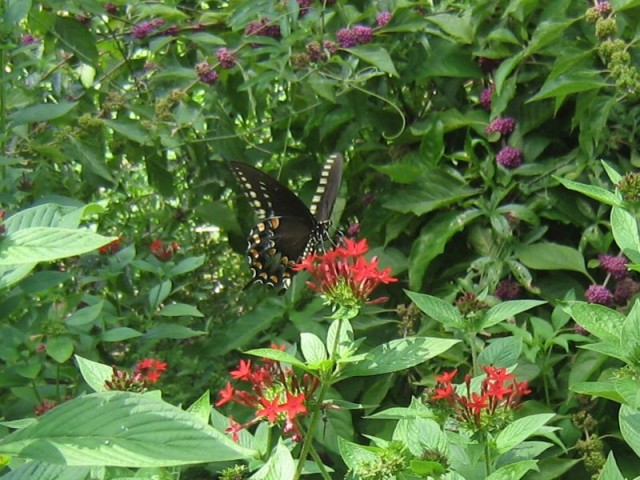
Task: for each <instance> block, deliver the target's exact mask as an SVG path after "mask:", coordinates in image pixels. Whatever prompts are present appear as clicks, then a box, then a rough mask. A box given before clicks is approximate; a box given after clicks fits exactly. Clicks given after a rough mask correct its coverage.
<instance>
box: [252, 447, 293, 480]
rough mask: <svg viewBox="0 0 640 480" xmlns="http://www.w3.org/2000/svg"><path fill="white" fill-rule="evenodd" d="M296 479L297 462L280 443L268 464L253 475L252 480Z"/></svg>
mask: <svg viewBox="0 0 640 480" xmlns="http://www.w3.org/2000/svg"><path fill="white" fill-rule="evenodd" d="M294 478H296V462H295V461H294V460H293V457H292V456H291V452H290V451H289V449H288V448H287V447H286V446H285V445H284V444H283V443H282V442H280V443H278V446H277V447H276V449H275V451H274V452H273V453H272V454H271V455H270V456H269V460H268V461H267V463H265V464H264V465H263V466H262V468H260V470H258V471H257V472H256V473H254V474H253V475H251V479H252V480H293V479H294Z"/></svg>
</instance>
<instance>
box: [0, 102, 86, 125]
mask: <svg viewBox="0 0 640 480" xmlns="http://www.w3.org/2000/svg"><path fill="white" fill-rule="evenodd" d="M77 104H78V102H62V103H41V104H39V105H31V106H29V107H25V108H22V109H20V110H16V111H15V112H13V113H12V114H11V115H9V120H10V121H11V124H12V126H14V127H15V126H18V125H23V124H25V123H33V122H47V121H49V120H53V119H54V118H59V117H62V116H64V115H66V114H67V113H69V112H70V111H71V110H72V109H73V108H75V106H76V105H77Z"/></svg>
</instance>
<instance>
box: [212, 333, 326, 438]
mask: <svg viewBox="0 0 640 480" xmlns="http://www.w3.org/2000/svg"><path fill="white" fill-rule="evenodd" d="M271 348H273V349H276V350H283V349H284V345H283V346H281V347H278V346H276V345H271ZM230 375H231V377H232V378H233V380H234V385H235V386H234V385H232V383H231V382H227V385H226V386H225V387H224V388H223V389H222V390H221V391H220V392H219V400H218V401H217V402H216V407H220V406H222V405H224V404H226V403H236V404H238V405H242V406H244V407H248V408H250V409H252V410H254V411H255V413H254V417H253V418H252V419H250V420H249V421H247V422H246V423H243V424H240V423H238V422H236V421H235V420H234V419H233V418H231V417H230V418H229V427H228V428H227V430H226V432H227V433H229V434H231V436H232V438H233V440H234V441H238V434H239V432H240V431H241V430H243V429H245V428H247V427H249V426H251V425H254V424H256V423H258V422H260V421H267V422H268V423H270V424H272V425H280V426H282V429H283V432H284V433H285V434H287V435H289V436H290V437H291V438H292V439H293V440H294V441H300V440H301V439H302V433H301V432H300V430H299V428H298V420H299V418H301V417H303V416H305V415H306V414H307V412H308V408H307V405H308V403H309V401H310V400H311V399H312V397H313V394H314V393H315V391H316V390H317V388H318V385H319V382H318V379H317V378H315V377H312V376H311V375H309V374H307V373H304V374H302V375H299V374H296V373H295V372H294V371H293V370H292V369H291V368H290V367H287V368H284V367H283V365H282V364H281V363H280V362H277V361H274V360H269V359H266V358H265V359H262V360H259V361H258V362H256V363H255V364H254V363H253V362H252V361H251V360H248V361H245V360H240V363H239V365H238V368H237V369H236V370H233V371H231V372H230ZM244 387H246V388H244Z"/></svg>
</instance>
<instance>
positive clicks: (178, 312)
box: [158, 303, 204, 317]
mask: <svg viewBox="0 0 640 480" xmlns="http://www.w3.org/2000/svg"><path fill="white" fill-rule="evenodd" d="M158 315H160V316H163V317H183V316H185V317H204V315H203V314H202V313H201V312H200V310H198V309H197V307H194V306H193V305H189V304H187V303H172V304H170V305H165V306H164V307H163V308H162V310H160V312H159V313H158Z"/></svg>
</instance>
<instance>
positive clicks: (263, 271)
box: [230, 154, 344, 290]
mask: <svg viewBox="0 0 640 480" xmlns="http://www.w3.org/2000/svg"><path fill="white" fill-rule="evenodd" d="M343 163H344V160H343V158H342V155H339V154H333V155H330V156H329V158H328V159H327V160H326V162H325V164H324V167H323V168H322V172H321V174H320V182H319V184H318V188H317V190H316V193H315V195H314V197H313V200H312V202H311V206H310V207H309V208H307V206H306V205H305V204H304V203H303V202H302V200H300V199H299V198H298V197H297V195H296V194H295V193H293V192H292V191H291V190H289V189H288V188H287V187H285V186H284V185H283V184H282V183H280V182H279V181H278V180H276V179H275V178H273V177H270V176H269V175H267V174H266V173H264V172H261V171H260V170H258V169H256V168H254V167H251V166H249V165H247V164H246V163H240V162H230V165H231V170H232V171H233V173H234V175H235V176H236V178H237V180H238V183H240V186H241V187H242V190H243V192H244V194H245V196H246V197H247V199H248V200H249V203H250V204H251V206H252V207H253V209H254V211H255V212H256V216H257V217H258V220H259V222H258V223H257V224H256V225H255V226H254V227H253V228H252V229H251V232H250V234H249V239H248V244H249V245H248V247H247V258H248V260H249V266H250V268H251V272H252V274H253V278H252V279H251V281H250V282H249V284H248V285H247V287H248V286H251V285H253V284H254V283H266V284H267V285H270V286H273V287H278V288H281V289H283V290H284V289H287V288H288V287H289V286H290V285H291V278H292V277H293V275H294V273H295V272H294V271H293V270H292V269H291V267H292V266H293V265H294V264H295V263H297V262H298V261H300V260H301V259H302V258H304V257H306V256H307V255H309V254H311V253H313V252H315V250H316V247H317V246H318V244H321V243H322V242H323V241H324V240H325V239H327V238H328V230H329V227H330V225H331V220H330V218H331V212H332V211H333V207H334V205H335V203H336V198H337V196H338V190H339V189H340V181H341V178H342V166H343Z"/></svg>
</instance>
